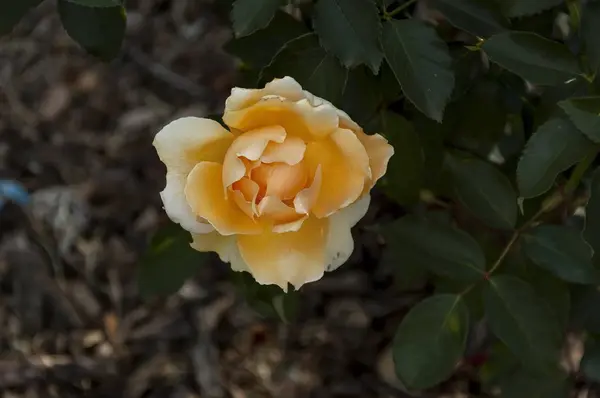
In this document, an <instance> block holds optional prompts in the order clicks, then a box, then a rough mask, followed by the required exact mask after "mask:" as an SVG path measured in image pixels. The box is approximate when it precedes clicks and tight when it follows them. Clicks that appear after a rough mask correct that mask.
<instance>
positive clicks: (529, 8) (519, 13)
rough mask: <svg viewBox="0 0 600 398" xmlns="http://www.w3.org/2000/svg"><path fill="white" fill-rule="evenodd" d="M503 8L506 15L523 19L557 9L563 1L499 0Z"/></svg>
mask: <svg viewBox="0 0 600 398" xmlns="http://www.w3.org/2000/svg"><path fill="white" fill-rule="evenodd" d="M497 1H498V2H499V3H500V4H502V6H503V10H504V13H505V14H506V15H507V16H508V17H510V18H514V17H523V16H526V15H533V14H538V13H540V12H542V11H544V10H547V9H550V8H552V7H556V6H557V5H559V4H561V3H562V2H563V0H497Z"/></svg>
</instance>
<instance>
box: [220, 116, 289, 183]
mask: <svg viewBox="0 0 600 398" xmlns="http://www.w3.org/2000/svg"><path fill="white" fill-rule="evenodd" d="M285 136H286V133H285V130H284V129H283V128H282V127H281V126H276V125H269V126H264V127H260V128H257V129H254V130H251V131H248V132H246V133H244V134H242V135H240V136H238V137H236V139H235V140H234V141H233V143H232V144H231V146H230V147H229V150H228V151H227V153H226V154H225V160H224V161H223V182H224V187H225V188H226V187H229V186H230V185H231V184H233V183H234V182H236V181H239V180H240V179H241V178H242V177H244V176H245V175H246V165H245V163H244V161H242V159H240V158H239V157H240V156H243V157H244V158H246V159H248V160H252V161H253V160H257V159H259V158H260V156H261V155H262V153H263V151H264V150H265V148H266V147H267V144H268V143H269V142H271V141H273V142H278V143H282V142H283V141H284V140H285Z"/></svg>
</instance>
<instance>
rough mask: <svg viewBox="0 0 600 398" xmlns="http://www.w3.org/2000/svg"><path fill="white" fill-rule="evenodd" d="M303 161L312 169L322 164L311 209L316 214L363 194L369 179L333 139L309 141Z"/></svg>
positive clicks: (339, 207)
mask: <svg viewBox="0 0 600 398" xmlns="http://www.w3.org/2000/svg"><path fill="white" fill-rule="evenodd" d="M304 162H305V163H306V164H307V165H308V166H309V170H310V171H313V170H316V168H317V167H318V165H321V167H322V175H323V179H322V183H321V189H320V191H319V194H318V196H317V199H316V202H315V204H314V206H313V207H312V210H311V211H312V213H313V214H314V215H315V216H317V217H319V218H322V217H328V216H329V215H331V214H333V213H335V212H336V211H338V210H339V209H342V208H344V207H346V206H348V205H350V204H352V203H354V202H355V201H356V200H357V199H358V198H359V196H360V195H361V194H362V192H363V188H364V186H365V182H366V178H365V175H364V172H363V171H361V170H359V169H358V168H357V167H356V164H355V161H354V160H353V159H351V158H348V157H347V156H346V155H344V153H343V152H342V151H341V149H340V148H339V147H338V146H337V145H336V143H335V142H334V141H333V140H331V139H326V140H322V141H315V142H311V143H309V144H308V145H307V147H306V153H305V155H304Z"/></svg>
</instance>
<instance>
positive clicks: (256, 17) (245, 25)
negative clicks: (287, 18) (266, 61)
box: [231, 0, 284, 37]
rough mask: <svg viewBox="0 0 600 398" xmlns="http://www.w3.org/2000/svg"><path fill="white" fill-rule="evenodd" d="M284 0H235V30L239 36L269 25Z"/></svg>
mask: <svg viewBox="0 0 600 398" xmlns="http://www.w3.org/2000/svg"><path fill="white" fill-rule="evenodd" d="M282 5H284V0H235V2H234V3H233V9H232V10H231V21H232V22H233V31H234V32H235V35H236V36H237V37H242V36H247V35H250V34H252V33H254V32H256V31H257V30H260V29H263V28H265V27H267V25H268V24H269V23H270V22H271V20H272V19H273V16H275V12H276V11H277V9H278V8H279V7H280V6H282Z"/></svg>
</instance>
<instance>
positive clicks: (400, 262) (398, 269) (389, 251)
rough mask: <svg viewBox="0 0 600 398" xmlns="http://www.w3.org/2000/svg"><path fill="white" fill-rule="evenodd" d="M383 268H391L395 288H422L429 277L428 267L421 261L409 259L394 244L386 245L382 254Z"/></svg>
mask: <svg viewBox="0 0 600 398" xmlns="http://www.w3.org/2000/svg"><path fill="white" fill-rule="evenodd" d="M380 264H381V266H382V268H385V269H390V270H392V272H393V275H394V289H397V290H398V291H401V292H404V291H411V290H419V289H422V288H423V286H425V284H426V283H427V279H428V277H429V274H428V270H427V268H425V267H423V266H422V265H421V264H420V263H417V262H413V261H410V260H407V259H406V258H405V257H404V254H403V253H402V251H401V250H398V247H397V246H396V245H394V244H389V245H386V247H385V249H384V250H383V253H382V255H381V261H380Z"/></svg>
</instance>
